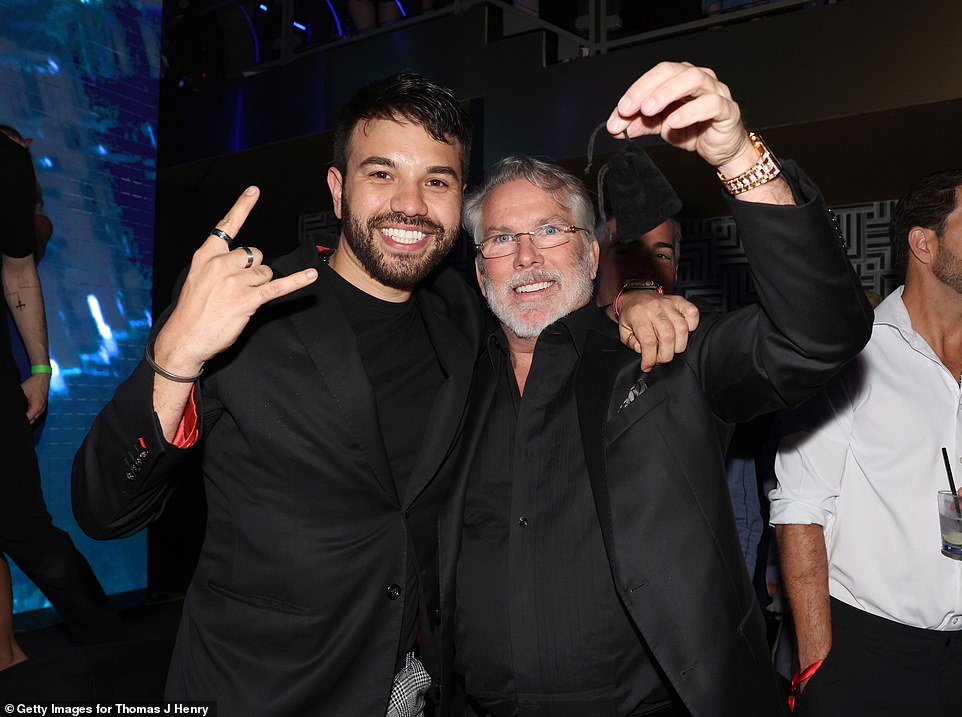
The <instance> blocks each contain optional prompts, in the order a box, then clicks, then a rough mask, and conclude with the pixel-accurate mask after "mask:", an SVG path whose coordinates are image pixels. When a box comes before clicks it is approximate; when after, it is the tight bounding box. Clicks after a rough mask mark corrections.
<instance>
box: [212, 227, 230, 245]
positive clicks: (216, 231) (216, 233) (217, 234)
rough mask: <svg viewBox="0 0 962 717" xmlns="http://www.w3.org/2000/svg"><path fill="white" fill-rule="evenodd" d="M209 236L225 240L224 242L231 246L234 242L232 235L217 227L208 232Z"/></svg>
mask: <svg viewBox="0 0 962 717" xmlns="http://www.w3.org/2000/svg"><path fill="white" fill-rule="evenodd" d="M207 234H208V235H213V236H215V237H220V238H221V239H223V240H224V241H225V242H227V243H228V244H230V243H231V242H232V241H234V237H232V236H231V235H230V234H228V233H227V232H225V231H224V230H223V229H218V228H217V227H214V228H213V229H211V230H210V231H209V232H207Z"/></svg>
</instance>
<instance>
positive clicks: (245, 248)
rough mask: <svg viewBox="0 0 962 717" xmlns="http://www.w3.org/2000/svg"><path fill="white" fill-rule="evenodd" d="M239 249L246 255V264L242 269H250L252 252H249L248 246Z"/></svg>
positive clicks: (252, 258)
mask: <svg viewBox="0 0 962 717" xmlns="http://www.w3.org/2000/svg"><path fill="white" fill-rule="evenodd" d="M241 249H243V250H244V253H245V254H247V263H246V264H245V265H244V268H245V269H250V268H251V267H252V266H254V252H252V251H251V248H250V247H249V246H242V247H241Z"/></svg>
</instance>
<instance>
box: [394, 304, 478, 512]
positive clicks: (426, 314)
mask: <svg viewBox="0 0 962 717" xmlns="http://www.w3.org/2000/svg"><path fill="white" fill-rule="evenodd" d="M417 298H418V305H419V307H420V309H421V317H422V319H423V320H424V325H425V328H426V329H427V332H428V336H429V337H430V339H431V343H432V344H433V346H434V350H435V352H436V354H437V357H438V362H439V363H440V364H441V370H442V371H443V372H444V374H445V379H444V382H443V383H442V384H441V387H440V388H439V389H438V393H437V396H436V397H435V399H434V406H433V407H432V409H431V414H430V416H429V417H428V424H427V426H425V430H424V438H423V439H422V441H421V449H420V451H419V452H418V459H417V462H416V463H415V466H414V471H413V472H412V474H411V479H410V480H409V481H408V487H407V494H406V495H404V496H403V497H402V504H403V505H408V504H409V503H411V501H413V500H414V499H415V498H416V497H417V496H418V494H420V493H421V491H423V490H424V488H425V486H427V484H428V483H430V481H431V479H432V478H433V477H434V475H435V474H436V473H437V471H438V468H439V467H440V466H441V463H442V461H443V460H444V459H445V457H447V456H448V454H449V453H450V452H451V450H452V449H453V446H454V441H455V437H456V436H457V433H458V430H459V429H460V427H461V424H462V423H463V421H464V415H465V411H466V409H467V403H468V390H469V389H470V387H471V377H472V374H473V371H474V361H475V358H476V354H477V348H476V346H477V340H476V339H474V340H472V339H471V338H470V337H468V336H466V335H465V334H464V332H463V331H464V329H463V327H461V326H459V325H458V324H457V323H455V320H456V318H457V317H451V316H449V315H447V314H446V313H444V312H443V310H442V307H441V306H440V303H441V302H439V301H438V300H437V299H436V298H435V297H434V296H433V295H431V294H430V293H428V292H427V291H422V292H420V293H418V295H417Z"/></svg>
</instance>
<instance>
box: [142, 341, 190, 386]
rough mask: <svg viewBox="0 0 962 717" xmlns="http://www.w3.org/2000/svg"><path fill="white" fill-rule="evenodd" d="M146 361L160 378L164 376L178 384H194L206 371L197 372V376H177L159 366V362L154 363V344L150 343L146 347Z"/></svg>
mask: <svg viewBox="0 0 962 717" xmlns="http://www.w3.org/2000/svg"><path fill="white" fill-rule="evenodd" d="M144 361H146V362H147V365H148V366H150V367H151V368H152V369H153V370H154V373H156V374H158V375H159V376H163V377H164V378H166V379H167V380H168V381H176V382H177V383H193V382H194V381H196V380H197V379H199V378H200V375H201V374H202V373H204V369H201V370H200V371H198V372H197V375H196V376H178V375H177V374H175V373H171V372H170V371H168V370H167V369H165V368H161V367H160V366H158V365H157V362H156V361H154V345H153V343H149V344H147V345H146V346H144Z"/></svg>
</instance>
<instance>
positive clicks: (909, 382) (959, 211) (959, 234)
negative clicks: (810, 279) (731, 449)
mask: <svg viewBox="0 0 962 717" xmlns="http://www.w3.org/2000/svg"><path fill="white" fill-rule="evenodd" d="M891 242H892V259H893V263H894V264H895V265H896V266H897V267H898V268H899V269H900V271H903V272H904V273H905V284H904V285H903V286H901V287H899V288H898V289H896V290H895V291H893V292H892V293H891V294H890V295H889V296H888V297H887V298H886V299H885V300H884V301H883V302H882V303H881V304H880V305H879V306H878V308H877V309H876V310H875V325H874V327H873V332H872V338H871V340H870V341H869V343H868V346H866V347H865V350H864V351H862V353H861V354H859V356H858V357H857V358H856V359H855V360H854V361H851V362H850V363H849V364H848V365H847V366H846V367H845V369H844V371H842V373H841V374H839V376H838V377H837V378H836V379H835V380H833V381H832V383H831V384H829V386H828V387H827V388H826V390H825V391H824V392H822V393H820V394H819V395H818V396H816V397H815V398H814V399H812V400H811V401H810V402H809V403H807V404H806V405H805V406H803V407H802V408H801V409H799V410H798V411H795V412H789V413H786V414H783V415H782V417H781V421H782V425H781V428H782V434H781V435H782V442H781V445H780V446H779V453H778V458H777V460H776V464H775V472H776V475H777V478H778V486H777V487H776V489H775V490H774V491H772V493H771V498H772V513H771V521H772V523H773V524H775V526H776V531H777V535H778V547H779V553H780V557H781V565H782V578H783V580H784V583H785V589H786V592H787V594H788V598H789V603H790V605H791V609H792V617H793V618H794V623H795V632H796V634H797V636H798V660H799V665H800V667H801V669H800V670H799V672H798V675H797V677H796V680H795V682H796V683H798V684H799V689H800V690H802V691H801V694H800V695H799V697H798V710H799V713H800V714H803V715H805V716H806V717H808V716H809V715H811V716H813V717H824V716H825V715H853V717H861V716H862V715H872V716H873V717H889V716H891V717H894V716H895V715H908V714H917V715H927V716H928V717H950V715H951V716H952V717H955V716H956V715H958V714H959V697H958V695H959V685H960V684H962V599H960V595H962V560H959V559H958V558H959V556H954V557H953V556H952V555H948V554H943V553H942V551H941V543H940V540H939V515H938V510H937V503H936V493H937V491H939V490H945V489H947V488H948V485H949V481H948V480H947V478H946V468H948V467H949V466H951V470H952V471H954V474H955V482H956V485H958V483H959V480H960V479H959V477H960V476H962V470H960V469H959V464H960V462H962V441H960V435H962V434H960V431H959V428H960V425H962V423H960V412H959V403H960V401H959V395H960V389H959V377H960V376H962V170H960V169H954V170H946V171H942V172H937V173H935V174H931V175H928V176H926V177H923V178H922V179H920V180H918V181H917V182H915V183H914V184H913V185H912V186H911V187H910V188H909V190H908V192H906V194H905V195H904V196H903V197H902V198H901V199H900V200H899V202H898V204H897V205H896V207H895V211H894V212H893V214H892V231H891ZM942 451H946V452H947V456H946V459H947V460H948V462H949V466H947V465H946V464H945V463H944V460H943V454H942Z"/></svg>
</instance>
